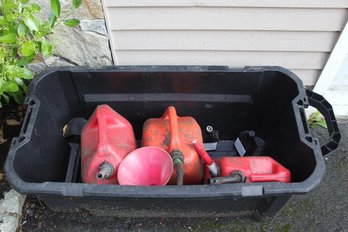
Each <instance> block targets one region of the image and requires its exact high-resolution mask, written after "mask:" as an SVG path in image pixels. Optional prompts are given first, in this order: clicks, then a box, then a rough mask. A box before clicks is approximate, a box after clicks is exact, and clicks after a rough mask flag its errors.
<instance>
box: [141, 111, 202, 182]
mask: <svg viewBox="0 0 348 232" xmlns="http://www.w3.org/2000/svg"><path fill="white" fill-rule="evenodd" d="M142 139H143V141H142V142H143V146H155V147H160V148H162V149H164V150H166V151H168V153H170V154H171V155H173V153H176V152H177V151H178V152H179V153H182V155H183V161H184V162H183V172H184V173H183V184H202V183H203V174H204V173H203V162H202V160H201V158H200V156H199V155H198V153H197V152H196V150H195V148H194V146H193V144H192V141H193V140H198V141H199V142H200V143H202V142H203V138H202V131H201V128H200V126H199V125H198V123H197V122H196V120H195V119H194V118H192V117H179V116H177V114H176V110H175V108H174V107H173V106H170V107H168V109H167V110H166V112H165V113H164V115H163V116H162V117H161V118H152V119H148V120H147V121H146V122H145V123H144V128H143V137H142ZM174 156H175V155H174ZM173 162H174V164H175V163H176V161H175V159H173ZM177 172H178V171H177V169H176V170H174V171H173V175H172V177H171V179H170V181H169V184H176V183H177ZM178 184H179V181H178Z"/></svg>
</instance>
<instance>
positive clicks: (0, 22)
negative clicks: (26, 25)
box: [0, 16, 9, 26]
mask: <svg viewBox="0 0 348 232" xmlns="http://www.w3.org/2000/svg"><path fill="white" fill-rule="evenodd" d="M8 24H9V23H8V22H7V20H6V19H5V18H4V17H3V16H0V26H7V25H8Z"/></svg>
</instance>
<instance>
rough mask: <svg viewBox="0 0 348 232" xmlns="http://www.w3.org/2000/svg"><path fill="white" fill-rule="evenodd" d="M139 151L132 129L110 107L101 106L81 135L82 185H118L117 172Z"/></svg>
mask: <svg viewBox="0 0 348 232" xmlns="http://www.w3.org/2000/svg"><path fill="white" fill-rule="evenodd" d="M135 149H136V140H135V136H134V132H133V127H132V125H131V124H130V123H129V122H128V121H127V120H126V119H125V118H124V117H122V116H121V115H120V114H118V113H116V112H115V111H114V110H113V109H111V108H110V107H109V106H108V105H99V106H98V107H97V108H96V110H95V111H94V113H93V115H92V116H91V117H90V119H89V120H88V122H87V124H86V125H85V127H84V128H83V130H82V134H81V175H82V182H84V183H93V184H118V181H117V168H118V166H119V164H120V163H121V161H122V159H123V158H124V157H125V156H126V155H127V154H128V153H130V152H132V151H133V150H135Z"/></svg>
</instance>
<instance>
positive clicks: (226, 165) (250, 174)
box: [220, 156, 290, 183]
mask: <svg viewBox="0 0 348 232" xmlns="http://www.w3.org/2000/svg"><path fill="white" fill-rule="evenodd" d="M220 166H221V170H220V171H221V176H223V177H225V176H230V175H231V174H233V173H234V172H235V171H239V172H241V173H242V174H243V175H244V176H245V177H246V181H245V182H246V183H251V182H290V171H289V170H288V169H286V168H285V167H283V166H282V165H281V164H280V163H278V162H277V161H275V160H274V159H272V158H271V157H269V156H250V157H222V158H221V160H220Z"/></svg>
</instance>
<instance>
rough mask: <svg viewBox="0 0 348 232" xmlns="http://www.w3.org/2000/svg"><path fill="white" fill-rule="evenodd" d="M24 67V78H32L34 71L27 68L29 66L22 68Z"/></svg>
mask: <svg viewBox="0 0 348 232" xmlns="http://www.w3.org/2000/svg"><path fill="white" fill-rule="evenodd" d="M22 69H23V76H22V77H23V78H24V79H27V80H30V79H33V77H34V75H33V73H32V72H31V71H30V70H29V69H27V68H22Z"/></svg>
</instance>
